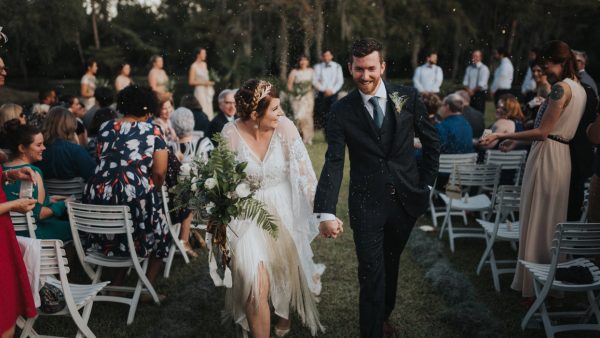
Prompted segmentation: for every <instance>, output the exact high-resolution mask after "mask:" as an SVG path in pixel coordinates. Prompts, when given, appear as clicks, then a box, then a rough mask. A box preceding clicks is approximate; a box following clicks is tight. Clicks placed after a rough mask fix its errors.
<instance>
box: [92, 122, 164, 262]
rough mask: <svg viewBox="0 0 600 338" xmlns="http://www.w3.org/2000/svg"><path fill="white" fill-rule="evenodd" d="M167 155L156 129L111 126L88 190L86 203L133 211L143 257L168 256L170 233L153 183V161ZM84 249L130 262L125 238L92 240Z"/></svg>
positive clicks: (104, 129)
mask: <svg viewBox="0 0 600 338" xmlns="http://www.w3.org/2000/svg"><path fill="white" fill-rule="evenodd" d="M165 149H167V146H166V143H165V141H164V139H163V136H162V134H161V132H160V129H159V128H158V127H156V126H154V125H152V124H150V123H146V122H124V121H120V120H111V121H108V122H106V123H105V124H104V125H102V126H101V127H100V131H99V132H98V144H97V149H96V150H97V153H98V159H99V164H98V166H97V167H96V172H95V173H94V175H93V176H92V177H91V178H90V179H89V180H88V183H87V185H86V187H85V192H84V196H83V200H84V203H90V204H100V205H128V206H129V209H130V211H131V216H132V220H133V226H134V234H133V239H134V242H135V246H136V252H137V254H138V256H140V257H148V256H149V255H150V254H151V252H153V253H154V255H155V256H156V257H166V256H167V255H168V249H169V244H170V243H169V241H170V240H169V236H168V231H169V229H168V225H167V222H166V218H165V215H164V212H163V209H162V201H161V198H160V196H159V194H158V190H157V189H156V188H155V186H154V183H153V182H152V162H153V157H152V156H153V154H154V152H155V151H158V150H165ZM83 243H84V246H85V247H86V249H93V250H97V251H100V252H102V253H104V254H105V255H109V256H112V255H115V256H129V253H128V248H127V239H126V237H125V235H118V236H106V235H92V234H88V235H86V238H84V239H83Z"/></svg>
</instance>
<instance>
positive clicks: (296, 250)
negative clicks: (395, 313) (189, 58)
mask: <svg viewBox="0 0 600 338" xmlns="http://www.w3.org/2000/svg"><path fill="white" fill-rule="evenodd" d="M235 124H236V122H235V121H234V122H230V123H228V124H227V125H225V127H224V128H223V131H222V134H223V136H224V139H225V140H227V142H228V144H229V146H230V148H231V149H232V150H234V151H235V152H237V160H238V161H243V162H248V166H247V167H246V172H247V174H248V176H250V177H254V178H256V179H258V180H259V182H260V184H261V188H260V189H259V190H258V191H257V192H256V193H255V195H254V198H256V199H258V200H260V201H262V202H264V203H265V205H266V207H267V209H268V211H269V212H270V213H271V215H273V216H275V218H276V219H277V225H278V227H279V228H278V229H279V230H278V236H277V238H273V237H272V236H271V235H269V234H268V233H267V232H266V231H264V230H263V229H261V228H259V227H258V226H257V225H256V223H254V222H252V221H238V220H234V221H232V222H231V223H230V224H229V228H230V229H231V230H232V231H229V230H228V239H229V241H230V247H231V250H232V252H233V258H232V263H231V279H232V287H231V288H230V289H228V290H227V291H228V292H227V298H226V301H225V315H226V316H229V317H231V318H233V320H234V321H235V322H236V323H238V324H240V325H241V326H242V327H243V328H244V329H245V330H247V331H248V330H249V328H248V322H247V320H246V314H245V306H246V301H247V300H248V297H249V295H250V293H251V292H252V293H254V295H253V296H254V297H256V298H255V299H257V298H258V288H256V287H255V286H256V285H257V283H258V280H257V278H258V275H257V269H258V266H259V265H260V264H261V263H262V264H263V265H264V266H265V268H266V270H267V272H268V274H269V282H270V297H269V300H270V301H271V304H272V306H273V308H274V310H275V314H277V315H278V316H279V317H283V318H290V317H289V312H290V307H291V308H293V309H295V310H296V311H297V313H298V315H299V317H300V318H301V319H302V322H303V323H304V324H305V325H306V326H307V327H308V328H309V329H310V330H311V332H312V334H313V335H316V333H317V331H318V330H321V331H323V327H322V326H321V323H320V322H319V315H318V312H317V307H316V298H315V297H316V295H318V294H319V293H320V292H321V280H320V278H321V274H322V273H323V271H324V270H325V266H324V265H323V264H315V263H314V261H313V251H312V249H311V247H310V243H311V241H312V240H313V239H314V238H315V237H316V236H317V235H318V227H317V223H316V219H314V217H313V214H312V207H313V199H314V195H315V191H316V185H317V179H316V176H315V173H314V171H313V168H312V164H311V161H310V158H309V157H308V152H307V151H306V148H305V147H304V144H303V143H302V139H301V138H300V135H299V133H298V130H297V129H296V127H295V126H294V124H293V123H292V121H290V120H289V119H287V118H285V117H281V118H280V120H279V126H278V127H277V128H276V130H275V132H274V133H273V137H272V138H271V141H270V144H269V148H268V150H267V153H266V155H265V158H264V159H263V160H262V161H261V160H260V159H259V158H258V157H257V156H256V155H255V154H254V153H253V152H252V150H251V149H250V148H249V147H248V145H247V143H246V142H245V140H244V139H243V137H242V136H241V134H240V133H239V131H238V129H237V127H236V125H235Z"/></svg>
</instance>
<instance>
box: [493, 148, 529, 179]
mask: <svg viewBox="0 0 600 338" xmlns="http://www.w3.org/2000/svg"><path fill="white" fill-rule="evenodd" d="M526 161H527V150H512V151H509V152H503V151H500V150H487V151H486V152H485V161H484V163H486V164H497V165H499V166H501V167H502V170H514V171H515V180H514V185H521V178H522V177H523V171H524V167H525V162H526Z"/></svg>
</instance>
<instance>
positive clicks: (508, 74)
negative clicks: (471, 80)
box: [490, 47, 515, 105]
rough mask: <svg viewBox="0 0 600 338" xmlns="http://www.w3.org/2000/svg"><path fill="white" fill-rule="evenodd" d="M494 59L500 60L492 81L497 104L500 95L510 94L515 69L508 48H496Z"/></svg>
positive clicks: (491, 88) (493, 94)
mask: <svg viewBox="0 0 600 338" xmlns="http://www.w3.org/2000/svg"><path fill="white" fill-rule="evenodd" d="M494 59H496V60H498V61H500V64H499V65H498V68H496V71H495V72H494V81H492V86H491V87H490V90H491V94H492V96H493V97H494V105H495V104H497V103H498V100H499V99H500V96H502V95H504V94H510V89H511V88H512V82H513V75H514V72H515V69H514V67H513V64H512V62H510V59H509V58H508V53H507V52H506V49H504V48H502V47H500V48H498V49H496V51H495V53H494Z"/></svg>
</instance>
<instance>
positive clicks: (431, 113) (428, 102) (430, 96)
mask: <svg viewBox="0 0 600 338" xmlns="http://www.w3.org/2000/svg"><path fill="white" fill-rule="evenodd" d="M421 99H422V100H423V104H425V110H427V116H428V117H429V121H430V122H431V123H433V124H435V123H437V122H438V121H439V117H438V112H439V110H440V107H441V106H442V99H440V96H439V95H438V94H436V93H421Z"/></svg>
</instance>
